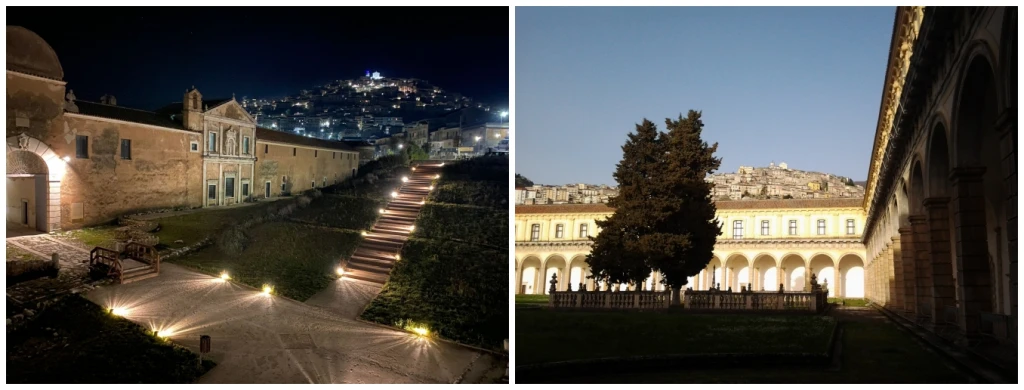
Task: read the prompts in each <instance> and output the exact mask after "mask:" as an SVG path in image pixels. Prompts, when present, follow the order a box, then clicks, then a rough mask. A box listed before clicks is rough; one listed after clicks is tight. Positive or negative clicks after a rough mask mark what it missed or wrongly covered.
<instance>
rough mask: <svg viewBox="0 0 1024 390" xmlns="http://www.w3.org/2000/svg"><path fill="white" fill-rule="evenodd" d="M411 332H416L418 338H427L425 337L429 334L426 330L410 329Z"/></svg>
mask: <svg viewBox="0 0 1024 390" xmlns="http://www.w3.org/2000/svg"><path fill="white" fill-rule="evenodd" d="M412 331H413V332H416V334H417V335H419V336H420V337H427V335H428V334H430V331H429V330H427V328H412Z"/></svg>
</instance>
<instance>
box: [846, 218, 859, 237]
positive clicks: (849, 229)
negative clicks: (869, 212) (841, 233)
mask: <svg viewBox="0 0 1024 390" xmlns="http://www.w3.org/2000/svg"><path fill="white" fill-rule="evenodd" d="M846 234H857V224H856V222H854V221H853V220H852V219H847V220H846Z"/></svg>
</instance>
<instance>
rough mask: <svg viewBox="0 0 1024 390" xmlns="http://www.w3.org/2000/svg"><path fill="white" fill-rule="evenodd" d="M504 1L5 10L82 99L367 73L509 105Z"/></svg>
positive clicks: (309, 82)
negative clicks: (52, 54)
mask: <svg viewBox="0 0 1024 390" xmlns="http://www.w3.org/2000/svg"><path fill="white" fill-rule="evenodd" d="M508 16H509V12H508V8H507V7H486V8H484V7H481V8H454V7H428V8H412V7H382V8H355V7H290V8H277V7H197V8H194V7H137V8H118V7H88V8H74V7H47V8H45V9H41V8H33V7H7V24H8V25H20V26H23V27H25V28H28V29H29V30H32V31H34V32H35V33H36V34H39V36H41V37H42V38H43V39H44V40H46V41H47V43H49V44H50V46H52V47H53V49H54V51H56V53H57V57H58V58H59V59H60V62H61V65H62V66H63V68H64V80H65V81H67V83H68V84H67V88H69V89H72V90H74V91H75V95H76V96H77V97H78V98H79V99H81V100H90V101H98V100H99V97H100V96H102V95H103V94H111V95H114V96H115V97H116V98H117V103H118V105H120V106H127V107H132V108H140V109H148V110H154V109H157V108H159V107H161V106H163V105H165V104H168V103H171V102H177V101H181V97H182V95H183V94H184V92H185V90H186V89H187V88H189V87H190V86H193V85H195V86H196V88H198V89H199V91H200V92H201V93H202V94H203V96H204V97H206V98H211V99H212V98H219V97H230V96H231V94H232V93H235V95H236V97H237V98H238V99H239V100H241V98H242V96H249V97H280V96H285V95H291V94H296V93H298V92H299V90H300V89H309V88H310V87H313V86H314V85H318V84H322V83H325V82H327V81H330V80H337V79H354V78H358V77H360V76H363V75H364V74H365V72H366V71H367V70H373V71H379V72H381V74H382V75H383V76H385V77H413V78H419V79H424V80H428V81H430V82H432V83H433V84H435V85H437V86H440V87H441V88H444V89H446V90H448V91H453V92H459V93H462V94H463V95H465V96H469V97H472V98H473V99H475V100H476V101H480V102H484V103H487V104H491V105H493V106H494V107H495V108H505V107H507V106H508V100H509V98H508V92H509V84H508V75H509V69H508V63H509V49H508V42H509V36H508Z"/></svg>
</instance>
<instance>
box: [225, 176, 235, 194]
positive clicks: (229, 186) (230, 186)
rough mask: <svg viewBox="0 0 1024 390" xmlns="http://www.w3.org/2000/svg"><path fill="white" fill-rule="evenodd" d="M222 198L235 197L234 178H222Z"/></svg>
mask: <svg viewBox="0 0 1024 390" xmlns="http://www.w3.org/2000/svg"><path fill="white" fill-rule="evenodd" d="M224 197H227V198H234V197H235V178H233V177H226V178H224Z"/></svg>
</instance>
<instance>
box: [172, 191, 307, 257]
mask: <svg viewBox="0 0 1024 390" xmlns="http://www.w3.org/2000/svg"><path fill="white" fill-rule="evenodd" d="M278 202H281V204H285V203H286V202H287V200H283V201H282V200H277V201H273V202H261V203H257V204H255V205H251V206H242V207H233V208H225V209H209V210H203V211H197V212H193V213H189V214H184V215H178V216H174V217H166V218H160V219H155V220H154V221H155V222H156V223H159V224H160V231H158V232H153V234H154V235H156V236H157V237H159V238H160V244H161V245H166V246H167V247H170V248H181V247H184V246H188V245H193V244H195V243H197V242H199V241H200V240H202V239H204V238H206V237H207V236H210V235H213V234H214V233H217V232H219V231H221V230H222V229H224V228H225V227H226V226H228V225H233V224H236V223H239V222H241V221H244V220H245V219H247V218H248V217H249V216H251V215H259V214H261V213H266V211H267V209H268V208H270V207H271V205H273V204H275V203H278ZM177 240H182V241H183V242H184V244H175V243H174V242H175V241H177Z"/></svg>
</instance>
